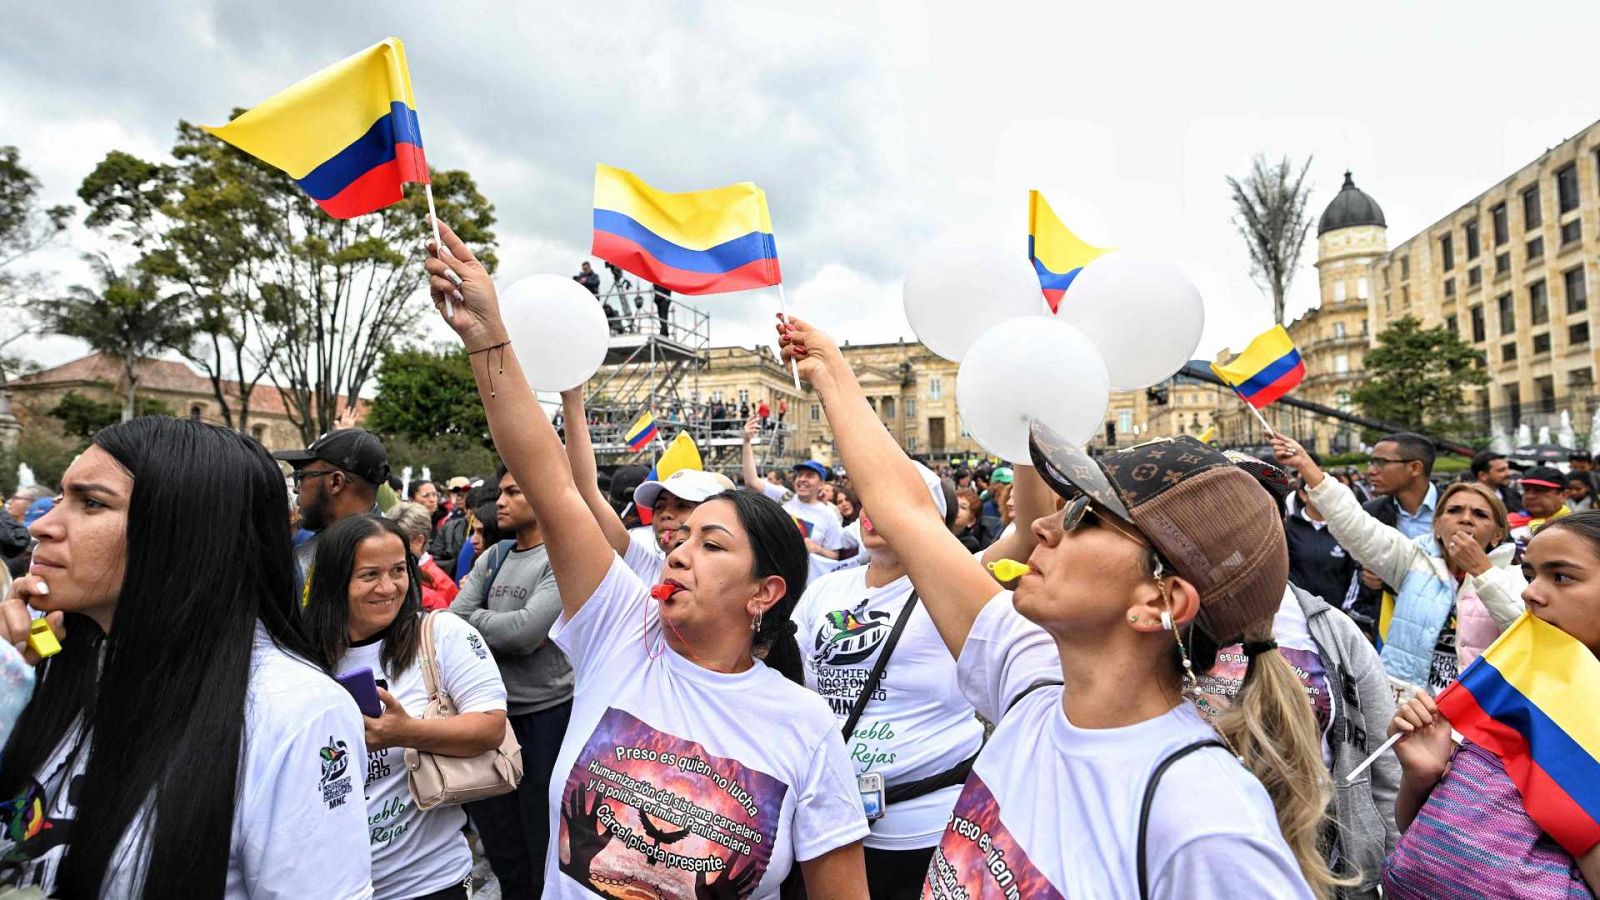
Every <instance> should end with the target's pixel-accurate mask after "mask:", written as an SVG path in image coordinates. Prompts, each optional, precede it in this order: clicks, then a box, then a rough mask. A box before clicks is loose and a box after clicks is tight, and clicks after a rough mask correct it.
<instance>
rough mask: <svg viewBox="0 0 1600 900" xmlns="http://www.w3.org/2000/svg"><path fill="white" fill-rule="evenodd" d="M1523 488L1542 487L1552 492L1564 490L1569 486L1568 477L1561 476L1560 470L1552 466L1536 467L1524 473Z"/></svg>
mask: <svg viewBox="0 0 1600 900" xmlns="http://www.w3.org/2000/svg"><path fill="white" fill-rule="evenodd" d="M1522 484H1523V487H1524V488H1526V487H1529V486H1532V487H1542V488H1549V489H1550V490H1552V491H1559V490H1563V489H1565V488H1566V486H1567V476H1565V475H1563V474H1561V470H1560V469H1554V468H1551V467H1550V466H1534V467H1533V468H1531V469H1529V470H1528V471H1526V472H1523V473H1522Z"/></svg>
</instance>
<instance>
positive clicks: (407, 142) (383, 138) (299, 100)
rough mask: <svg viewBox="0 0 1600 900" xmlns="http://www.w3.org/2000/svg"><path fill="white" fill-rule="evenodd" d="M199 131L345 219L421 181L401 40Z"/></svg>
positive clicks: (424, 164)
mask: <svg viewBox="0 0 1600 900" xmlns="http://www.w3.org/2000/svg"><path fill="white" fill-rule="evenodd" d="M202 127H203V128H205V130H206V131H208V132H210V133H211V134H213V135H215V136H217V137H219V138H221V139H222V140H224V141H227V142H228V143H230V144H232V145H234V146H235V147H238V148H239V149H240V150H243V151H244V152H246V153H248V154H250V155H251V156H254V157H256V158H257V159H260V160H261V161H263V162H265V163H268V164H270V165H272V166H275V167H277V168H279V169H282V170H283V171H284V172H285V173H287V174H288V175H289V177H290V178H293V179H294V180H295V181H296V182H298V183H299V185H300V187H301V188H303V189H304V190H305V192H306V193H307V194H310V195H311V199H313V200H315V201H316V202H317V205H318V206H320V207H322V209H323V211H324V212H326V213H327V214H328V215H330V216H333V217H334V218H336V219H350V218H354V217H356V216H360V215H365V214H366V213H369V212H374V211H376V210H379V209H382V208H384V207H385V206H389V205H391V204H393V203H398V202H399V201H400V199H401V198H402V197H403V196H404V191H403V189H402V187H401V186H402V185H404V184H406V183H407V182H415V183H418V184H427V183H428V161H427V160H426V159H425V158H424V157H423V154H422V129H421V126H419V125H418V124H417V101H416V98H415V97H413V96H412V95H411V72H410V70H409V69H408V68H407V67H406V49H405V45H404V44H401V43H400V40H399V39H398V38H388V39H387V40H385V41H383V42H382V43H380V44H374V45H373V46H371V47H368V48H367V49H365V50H363V51H361V52H360V53H357V54H355V55H354V56H351V57H347V58H345V59H342V60H340V61H339V62H336V63H334V64H333V65H331V66H329V67H327V68H326V69H323V70H322V71H320V72H318V73H316V74H315V75H311V76H309V77H307V78H305V79H302V80H301V81H298V82H296V83H294V84H293V85H290V86H289V87H287V88H285V89H284V90H282V91H280V92H278V93H276V94H274V95H272V96H271V97H268V98H267V99H266V100H264V101H262V102H261V103H260V104H259V105H257V106H256V107H255V108H254V109H251V110H250V111H249V112H246V113H244V114H242V115H240V116H239V117H238V118H237V119H234V120H233V121H231V122H229V123H228V124H226V125H220V126H217V127H214V128H213V127H209V126H202Z"/></svg>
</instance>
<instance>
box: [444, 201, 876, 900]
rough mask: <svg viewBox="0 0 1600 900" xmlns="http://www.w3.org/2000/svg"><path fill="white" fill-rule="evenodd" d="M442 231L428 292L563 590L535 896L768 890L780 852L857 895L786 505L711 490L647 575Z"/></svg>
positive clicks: (836, 754) (814, 876)
mask: <svg viewBox="0 0 1600 900" xmlns="http://www.w3.org/2000/svg"><path fill="white" fill-rule="evenodd" d="M443 231H444V239H445V242H446V247H447V248H448V250H447V251H446V252H445V254H444V258H443V259H442V260H441V259H437V258H432V259H429V260H427V263H426V265H427V268H428V271H429V273H430V274H431V275H432V279H431V281H430V285H431V287H432V290H433V297H434V301H435V306H436V307H437V308H438V309H439V311H440V312H441V314H443V313H444V298H445V296H446V293H447V292H449V293H451V294H453V296H454V297H455V309H454V313H453V315H448V316H446V320H447V321H448V322H449V324H450V326H451V327H452V328H454V329H455V331H456V332H457V334H459V335H460V336H461V339H462V342H463V343H464V344H465V345H466V347H467V352H468V355H469V357H470V359H471V361H472V368H473V374H474V376H475V377H476V378H477V381H478V388H479V395H480V398H481V399H482V401H483V405H484V410H485V412H486V413H487V415H488V420H489V429H490V432H491V434H492V435H493V437H494V441H495V447H496V449H497V450H499V452H500V457H501V458H502V459H503V460H505V463H506V466H507V467H508V468H509V469H510V470H511V473H512V475H514V476H516V478H517V483H518V484H520V485H522V486H523V489H524V492H525V494H526V496H527V499H528V502H529V503H530V504H531V505H532V506H533V510H534V514H535V515H536V516H538V518H539V522H540V525H541V526H542V527H543V529H544V534H545V536H546V546H547V548H548V550H549V554H550V565H551V568H552V569H553V570H554V572H555V576H556V583H557V585H558V587H559V588H560V590H561V601H562V605H563V607H564V610H563V613H562V616H561V619H560V620H559V621H558V622H557V623H556V626H555V628H554V629H552V631H551V639H552V640H554V641H555V642H556V644H557V646H559V647H560V648H561V649H562V650H563V651H564V652H565V653H566V654H567V657H568V658H569V659H570V660H571V662H572V668H573V671H574V673H575V676H576V688H575V693H574V697H573V708H572V720H571V724H570V725H569V726H568V728H567V734H566V739H565V740H564V741H563V743H562V747H561V753H560V755H559V756H558V757H557V761H556V767H555V773H554V776H553V777H552V779H551V788H550V794H551V796H550V801H551V810H550V815H551V835H552V837H553V838H555V839H554V840H552V841H551V842H550V848H549V850H548V853H547V856H546V862H545V896H546V897H551V898H574V900H575V898H589V897H593V896H594V895H595V894H604V895H607V896H631V895H635V894H637V895H641V896H643V895H649V896H655V897H663V898H678V900H690V898H702V897H730V898H731V897H741V898H750V897H753V898H759V900H769V898H775V897H777V896H778V891H779V886H780V885H781V884H782V883H783V881H784V880H785V878H786V877H787V876H788V875H789V874H790V871H791V870H792V869H795V868H798V869H799V871H800V872H801V873H803V875H804V883H805V888H806V891H807V893H808V894H809V896H811V897H814V898H841V900H844V898H848V900H862V898H865V897H866V883H865V882H866V879H865V875H864V874H863V871H862V863H861V838H862V837H864V836H865V835H866V833H867V824H866V820H865V817H864V815H863V812H862V808H861V800H860V796H859V794H858V793H857V792H856V787H855V783H854V778H853V773H852V770H851V766H850V763H849V760H848V759H847V758H846V756H845V750H844V744H843V742H842V741H841V740H840V739H839V736H838V733H837V732H836V731H835V730H834V720H833V716H832V714H831V713H830V712H829V711H828V708H827V705H826V704H824V703H823V702H822V700H821V699H820V698H818V697H817V696H816V695H815V694H813V693H811V692H809V691H807V690H806V689H805V688H804V687H802V686H801V685H800V684H799V682H800V681H801V674H800V660H799V654H798V650H797V648H796V646H795V642H794V637H793V635H794V628H793V624H792V623H791V622H790V620H789V613H790V611H791V610H792V608H793V606H794V603H795V600H796V599H797V596H798V594H799V593H800V591H801V590H803V587H804V584H805V567H806V554H805V547H804V545H803V543H802V541H801V539H800V534H799V531H798V529H797V528H796V527H795V525H794V522H793V521H792V520H791V519H790V518H789V516H788V515H787V514H786V513H784V512H783V510H782V509H781V508H780V507H779V506H778V505H777V504H776V503H774V502H772V501H771V500H768V499H767V498H765V497H762V496H760V495H758V494H755V493H753V492H747V491H729V492H726V493H723V494H719V495H717V496H715V497H712V498H710V499H708V500H706V501H705V502H703V503H701V504H700V505H699V506H698V507H696V508H695V509H694V511H693V512H692V513H691V514H690V515H689V517H688V518H687V519H686V520H685V521H684V522H682V523H681V524H680V525H679V527H678V530H677V543H676V546H675V547H674V549H673V550H672V552H671V553H670V554H669V555H668V557H667V560H666V570H665V575H666V577H665V579H664V580H663V581H662V583H661V584H659V585H657V586H656V587H655V589H654V590H652V588H650V587H649V586H646V585H645V584H644V583H643V582H641V581H640V580H639V578H638V577H637V576H636V575H635V574H634V572H633V571H632V570H631V569H629V568H628V567H627V565H626V564H624V563H623V561H622V560H621V559H620V558H619V557H618V556H617V554H616V552H615V551H614V550H613V548H612V546H611V544H609V543H608V542H607V540H606V536H605V533H604V532H603V531H602V530H601V528H600V526H599V525H598V524H597V523H596V521H595V517H594V515H593V514H592V512H591V511H590V509H589V508H588V506H587V504H586V503H585V502H584V500H583V497H582V496H581V495H580V492H579V490H578V488H577V486H576V485H574V484H573V481H572V471H571V469H570V467H569V464H568V461H567V458H566V454H565V451H564V450H563V448H562V446H561V442H560V440H559V439H558V438H557V436H556V433H555V430H554V429H553V428H552V427H551V425H550V422H549V419H548V418H547V417H546V416H545V414H544V413H543V411H542V410H541V409H540V407H539V404H538V402H537V400H535V398H534V395H533V392H532V391H531V390H530V389H529V387H528V383H527V380H526V379H525V378H524V377H523V375H522V370H521V367H520V364H519V362H518V352H521V353H526V354H528V355H529V358H530V359H535V358H537V354H538V350H539V348H538V347H537V346H528V347H518V348H513V347H512V346H511V345H510V344H511V342H510V340H509V339H508V338H507V334H506V329H505V325H504V323H503V322H502V321H501V319H500V314H499V306H498V302H497V300H496V298H495V291H494V284H493V282H492V281H491V280H490V279H489V276H488V274H487V273H486V272H485V271H484V269H483V267H482V266H481V265H479V264H478V263H477V262H476V261H475V260H474V259H473V258H472V254H471V251H470V250H468V249H467V247H466V246H465V245H464V244H462V243H461V241H460V240H459V239H458V238H456V236H455V235H454V234H453V233H452V232H450V231H449V229H447V228H446V229H443ZM447 272H448V273H452V276H453V277H452V278H449V279H447V277H446V273H447ZM552 339H556V336H552ZM758 655H760V656H761V657H762V658H757V656H758ZM797 862H798V867H796V863H797Z"/></svg>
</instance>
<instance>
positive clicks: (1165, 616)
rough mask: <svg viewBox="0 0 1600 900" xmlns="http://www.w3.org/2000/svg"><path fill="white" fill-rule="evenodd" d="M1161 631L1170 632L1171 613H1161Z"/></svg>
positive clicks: (1164, 611) (1163, 611)
mask: <svg viewBox="0 0 1600 900" xmlns="http://www.w3.org/2000/svg"><path fill="white" fill-rule="evenodd" d="M1161 630H1162V631H1171V630H1172V613H1170V612H1167V611H1166V610H1164V609H1163V610H1162V611H1161Z"/></svg>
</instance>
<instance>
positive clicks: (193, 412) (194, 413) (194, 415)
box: [189, 403, 204, 422]
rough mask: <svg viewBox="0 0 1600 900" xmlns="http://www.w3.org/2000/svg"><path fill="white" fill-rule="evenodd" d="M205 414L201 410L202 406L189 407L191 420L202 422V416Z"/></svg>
mask: <svg viewBox="0 0 1600 900" xmlns="http://www.w3.org/2000/svg"><path fill="white" fill-rule="evenodd" d="M203 412H204V411H203V410H202V409H201V408H200V404H198V403H196V404H193V405H192V406H190V407H189V418H191V419H193V420H195V421H196V422H198V421H200V416H201V415H202V414H203Z"/></svg>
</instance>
